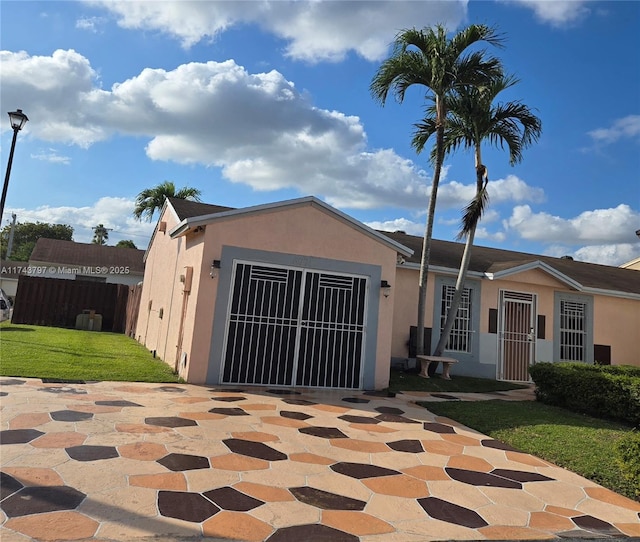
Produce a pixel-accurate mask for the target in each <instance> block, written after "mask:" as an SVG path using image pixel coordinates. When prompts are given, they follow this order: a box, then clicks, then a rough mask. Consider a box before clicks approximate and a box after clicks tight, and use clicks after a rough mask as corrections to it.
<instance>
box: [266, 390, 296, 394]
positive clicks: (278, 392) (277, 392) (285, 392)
mask: <svg viewBox="0 0 640 542" xmlns="http://www.w3.org/2000/svg"><path fill="white" fill-rule="evenodd" d="M267 393H272V394H273V395H302V394H301V393H300V392H299V391H293V390H280V389H276V390H267Z"/></svg>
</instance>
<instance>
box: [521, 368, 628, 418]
mask: <svg viewBox="0 0 640 542" xmlns="http://www.w3.org/2000/svg"><path fill="white" fill-rule="evenodd" d="M529 373H530V374H531V378H532V379H533V381H534V382H535V384H536V397H537V399H538V400H539V401H542V402H543V403H546V404H550V405H556V406H560V407H563V408H567V409H569V410H573V411H575V412H582V413H586V414H590V415H592V416H596V417H599V418H611V419H615V420H620V421H624V422H627V423H630V424H632V425H633V426H640V368H638V367H630V366H609V365H607V366H597V365H586V364H584V363H567V362H562V363H537V364H535V365H533V366H532V367H530V369H529Z"/></svg>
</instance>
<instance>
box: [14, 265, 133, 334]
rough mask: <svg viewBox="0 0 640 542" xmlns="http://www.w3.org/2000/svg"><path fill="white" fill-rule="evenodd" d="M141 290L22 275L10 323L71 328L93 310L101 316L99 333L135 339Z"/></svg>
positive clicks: (125, 286)
mask: <svg viewBox="0 0 640 542" xmlns="http://www.w3.org/2000/svg"><path fill="white" fill-rule="evenodd" d="M141 289H142V286H127V285H126V284H111V283H106V282H91V281H83V280H65V279H54V278H44V277H31V276H27V275H21V276H20V279H19V280H18V290H17V292H16V298H15V303H14V309H13V317H12V319H11V321H12V322H13V323H14V324H31V325H40V326H56V327H69V328H73V327H75V324H76V317H77V316H78V315H79V314H82V313H83V312H84V311H95V313H96V314H100V315H102V331H113V332H115V333H125V332H126V333H127V334H128V335H130V336H134V335H135V326H136V320H137V317H138V311H137V307H136V306H135V299H136V298H137V303H138V304H139V302H140V292H139V290H141ZM136 290H137V292H136ZM130 291H132V292H133V294H132V295H131V298H132V299H131V300H130V299H129V297H130V296H129V294H130ZM131 333H132V334H131Z"/></svg>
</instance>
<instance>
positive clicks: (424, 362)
mask: <svg viewBox="0 0 640 542" xmlns="http://www.w3.org/2000/svg"><path fill="white" fill-rule="evenodd" d="M416 359H417V360H418V361H419V362H420V372H419V373H418V376H421V377H422V378H429V375H428V374H427V370H428V369H429V365H430V364H431V363H434V362H435V363H438V362H440V363H442V378H444V379H445V380H451V376H449V369H451V365H453V364H454V363H458V360H457V359H455V358H445V357H443V356H416Z"/></svg>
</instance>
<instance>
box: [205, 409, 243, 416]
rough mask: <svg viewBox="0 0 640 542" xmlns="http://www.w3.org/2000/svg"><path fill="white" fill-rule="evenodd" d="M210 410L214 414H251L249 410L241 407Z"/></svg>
mask: <svg viewBox="0 0 640 542" xmlns="http://www.w3.org/2000/svg"><path fill="white" fill-rule="evenodd" d="M209 412H213V413H214V414H223V415H224V416H249V415H250V414H248V413H247V412H245V411H244V410H242V409H241V408H217V407H216V408H211V409H209Z"/></svg>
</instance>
